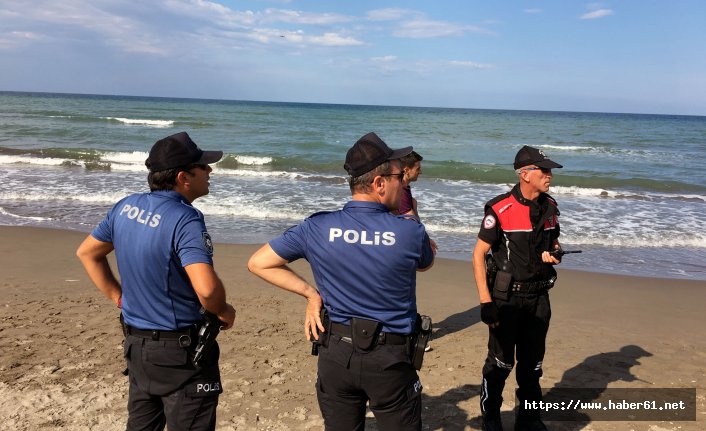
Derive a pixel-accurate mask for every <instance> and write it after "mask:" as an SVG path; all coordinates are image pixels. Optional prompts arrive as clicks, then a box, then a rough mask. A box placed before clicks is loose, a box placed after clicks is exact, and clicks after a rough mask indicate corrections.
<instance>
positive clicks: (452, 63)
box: [448, 60, 495, 69]
mask: <svg viewBox="0 0 706 431" xmlns="http://www.w3.org/2000/svg"><path fill="white" fill-rule="evenodd" d="M448 64H449V65H450V66H456V67H463V68H467V69H494V68H495V65H493V64H487V63H476V62H475V61H468V60H451V61H449V62H448Z"/></svg>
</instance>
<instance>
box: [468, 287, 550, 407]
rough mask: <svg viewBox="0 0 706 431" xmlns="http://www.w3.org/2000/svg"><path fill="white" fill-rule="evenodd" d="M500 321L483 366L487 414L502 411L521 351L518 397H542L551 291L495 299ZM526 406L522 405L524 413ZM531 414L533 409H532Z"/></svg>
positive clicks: (492, 333) (483, 403) (482, 402)
mask: <svg viewBox="0 0 706 431" xmlns="http://www.w3.org/2000/svg"><path fill="white" fill-rule="evenodd" d="M494 301H495V302H496V304H497V305H498V308H499V310H500V325H499V326H497V327H495V328H489V331H490V336H489V339H488V356H487V358H486V360H485V365H484V366H483V383H482V385H481V399H480V407H481V412H482V413H483V415H484V416H486V415H487V416H498V415H500V406H501V405H502V401H503V397H502V393H503V388H504V387H505V380H506V379H507V377H508V376H509V375H510V372H511V371H512V368H513V366H514V365H515V354H517V369H516V370H515V377H516V379H517V386H518V389H517V398H518V400H520V406H522V404H523V403H522V402H523V401H524V400H527V401H541V399H542V389H541V387H540V386H539V378H540V377H542V361H543V359H544V351H545V342H546V338H547V330H548V329H549V320H550V319H551V315H552V311H551V306H550V303H549V294H548V293H547V292H543V293H541V294H534V295H523V294H514V293H513V294H512V295H511V296H510V298H509V299H508V300H507V301H503V300H499V299H495V300H494ZM523 413H524V410H523V409H522V408H520V414H523ZM528 414H531V413H528Z"/></svg>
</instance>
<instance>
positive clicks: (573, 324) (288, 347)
mask: <svg viewBox="0 0 706 431" xmlns="http://www.w3.org/2000/svg"><path fill="white" fill-rule="evenodd" d="M84 237H85V234H84V233H80V232H70V231H59V230H51V229H38V228H25V227H0V238H1V239H2V241H0V256H1V258H2V274H3V278H2V281H0V334H1V335H2V336H1V337H0V344H1V347H2V352H3V354H2V357H1V358H0V375H1V376H2V377H1V380H0V399H1V400H2V403H1V404H0V423H2V424H3V425H2V427H3V428H4V429H16V430H41V429H70V430H90V429H100V430H102V431H112V430H122V429H124V427H125V422H126V418H127V414H126V404H127V378H126V377H124V376H123V375H122V374H121V372H122V371H123V369H124V368H125V365H124V361H123V359H122V357H121V356H122V346H121V344H122V334H121V331H120V329H119V325H118V315H119V311H118V309H116V308H115V306H114V305H112V304H111V303H109V301H108V300H107V299H105V298H104V297H103V296H102V295H101V294H100V293H99V292H98V291H97V290H96V289H95V288H94V287H93V285H92V284H91V283H90V281H89V280H88V277H87V276H86V274H85V272H84V271H83V269H82V267H81V265H80V263H79V261H78V260H77V259H76V257H75V255H74V252H75V249H76V247H77V246H78V244H79V243H80V241H81V240H82V239H83V238H84ZM258 246H259V245H252V246H250V245H230V244H217V245H216V249H215V264H216V270H217V272H218V273H219V275H220V276H221V278H222V279H223V280H224V282H225V283H226V287H227V291H228V295H229V301H230V302H231V303H233V304H234V305H235V307H236V310H237V317H236V324H235V328H234V329H232V330H230V331H226V332H223V333H222V334H221V335H220V337H219V342H220V345H221V352H222V353H221V370H222V380H223V385H224V388H225V392H224V394H223V395H222V396H221V398H220V405H219V412H218V429H220V430H257V429H261V430H264V429H268V430H288V429H292V430H305V429H313V430H319V429H322V428H323V420H322V419H321V416H320V413H319V410H318V406H317V403H316V396H315V391H314V380H315V377H316V360H315V358H314V357H312V356H311V355H310V354H309V352H310V345H309V343H307V342H306V340H305V339H304V337H303V330H302V325H301V322H302V319H303V311H304V305H305V304H304V300H303V299H302V298H299V297H297V296H295V295H293V294H290V293H287V292H284V291H281V290H280V289H278V288H275V287H273V286H270V285H267V284H266V283H264V282H262V281H261V280H259V279H257V278H256V277H254V276H252V275H251V274H249V273H248V271H247V269H246V265H245V264H246V260H247V258H248V257H249V256H250V254H251V253H252V252H253V251H254V250H255V249H256V248H257V247H258ZM569 258H570V256H568V257H567V259H569ZM596 258H597V259H598V258H600V257H596ZM293 267H294V268H295V270H297V271H298V272H300V273H301V274H302V275H304V276H305V277H306V278H307V279H308V280H313V278H312V277H311V273H310V271H309V268H308V265H307V263H306V262H297V263H295V264H294V265H293ZM417 292H418V293H417V296H418V306H419V310H420V311H421V312H423V313H425V314H429V315H430V316H431V317H432V318H433V320H434V322H435V323H434V327H435V331H436V332H435V338H434V340H433V341H432V347H433V350H432V351H431V352H429V353H427V356H426V357H425V360H424V366H423V368H422V370H421V371H420V372H419V374H420V377H421V380H422V383H423V385H424V399H423V403H424V407H423V408H424V411H423V419H424V428H425V429H430V430H465V429H479V427H480V420H479V414H480V412H479V406H478V404H479V399H478V396H479V383H480V370H481V367H482V364H483V361H484V359H485V355H486V342H487V327H486V325H484V324H483V323H481V322H480V312H479V307H478V306H477V305H478V298H477V294H476V291H475V284H474V283H473V281H472V270H471V265H470V262H462V261H453V260H443V259H440V260H438V261H437V262H436V264H435V266H434V268H433V269H432V270H431V271H429V272H426V273H421V274H419V277H418V291H417ZM551 300H552V303H553V304H552V305H553V307H552V308H553V315H552V323H551V326H550V331H549V336H548V340H547V354H546V357H545V360H544V377H543V378H542V385H543V387H544V388H547V389H550V388H553V387H576V388H696V421H695V422H694V421H683V422H670V421H630V420H627V421H591V422H548V423H547V424H548V426H549V428H550V429H557V430H609V431H610V430H649V431H663V430H702V429H706V407H705V406H704V404H705V403H704V397H705V396H706V392H705V387H706V331H704V324H705V323H706V315H705V314H704V304H706V282H704V281H685V280H662V279H654V278H640V277H628V276H612V275H605V274H597V273H588V272H577V271H567V270H561V268H560V267H559V281H558V283H557V286H556V287H555V288H554V289H553V290H552V292H551ZM514 389H515V381H514V377H510V378H509V379H508V382H507V385H506V388H505V394H504V397H505V402H504V403H505V405H504V408H503V411H504V413H503V422H504V424H505V427H506V429H512V426H513V422H514V414H513V412H512V409H513V406H514V396H513V394H514ZM367 429H370V430H375V429H377V427H376V426H375V422H374V419H372V418H370V419H369V422H368V426H367Z"/></svg>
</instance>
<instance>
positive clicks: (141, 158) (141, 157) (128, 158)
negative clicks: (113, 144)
mask: <svg viewBox="0 0 706 431" xmlns="http://www.w3.org/2000/svg"><path fill="white" fill-rule="evenodd" d="M148 155H149V153H147V152H145V151H132V152H129V153H101V160H104V161H107V162H117V163H126V164H128V163H135V164H138V165H140V164H141V165H142V166H144V164H145V160H146V159H147V156H148Z"/></svg>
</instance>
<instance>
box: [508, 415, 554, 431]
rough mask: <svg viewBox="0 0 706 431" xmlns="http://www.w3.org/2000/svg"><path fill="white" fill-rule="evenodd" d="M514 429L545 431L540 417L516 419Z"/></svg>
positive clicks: (545, 427) (516, 430)
mask: <svg viewBox="0 0 706 431" xmlns="http://www.w3.org/2000/svg"><path fill="white" fill-rule="evenodd" d="M515 431H547V426H546V425H544V422H542V420H541V419H539V418H535V419H518V420H517V421H515Z"/></svg>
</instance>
